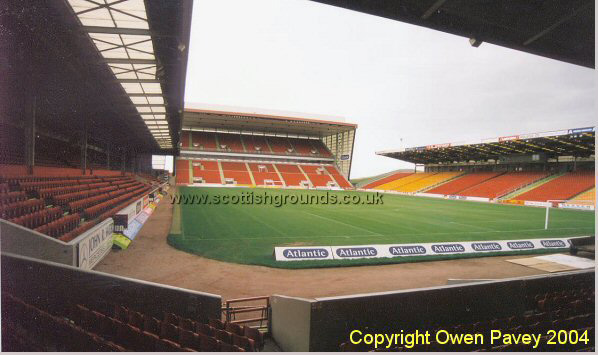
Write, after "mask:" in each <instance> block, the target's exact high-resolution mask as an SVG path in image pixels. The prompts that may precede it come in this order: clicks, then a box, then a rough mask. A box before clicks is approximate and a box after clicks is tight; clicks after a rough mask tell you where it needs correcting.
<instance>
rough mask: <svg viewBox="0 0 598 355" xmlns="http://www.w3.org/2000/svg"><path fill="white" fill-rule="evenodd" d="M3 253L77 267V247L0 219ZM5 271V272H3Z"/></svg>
mask: <svg viewBox="0 0 598 355" xmlns="http://www.w3.org/2000/svg"><path fill="white" fill-rule="evenodd" d="M0 247H1V248H2V252H7V253H15V254H19V255H23V256H28V257H32V258H36V259H41V260H47V261H52V262H55V263H60V264H65V265H70V266H76V265H77V246H76V245H74V244H66V243H64V242H62V241H60V240H58V239H54V238H51V237H48V236H47V235H44V234H41V233H38V232H36V231H34V230H31V229H28V228H25V227H23V226H20V225H18V224H14V223H11V222H8V221H5V220H3V219H0ZM3 271H4V270H3Z"/></svg>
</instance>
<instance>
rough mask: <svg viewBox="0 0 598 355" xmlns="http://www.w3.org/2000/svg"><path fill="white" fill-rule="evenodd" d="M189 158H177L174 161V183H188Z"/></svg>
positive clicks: (189, 180) (189, 179)
mask: <svg viewBox="0 0 598 355" xmlns="http://www.w3.org/2000/svg"><path fill="white" fill-rule="evenodd" d="M189 166H190V163H189V160H184V159H178V160H177V161H176V183H177V184H189V183H190V182H191V175H190V172H189V169H190V168H189Z"/></svg>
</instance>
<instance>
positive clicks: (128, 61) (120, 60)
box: [105, 58, 158, 64]
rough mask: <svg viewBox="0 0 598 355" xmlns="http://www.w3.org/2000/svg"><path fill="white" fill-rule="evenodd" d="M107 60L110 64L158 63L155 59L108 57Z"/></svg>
mask: <svg viewBox="0 0 598 355" xmlns="http://www.w3.org/2000/svg"><path fill="white" fill-rule="evenodd" d="M105 62H106V63H108V64H158V62H157V61H156V60H155V59H125V58H112V59H108V58H106V59H105Z"/></svg>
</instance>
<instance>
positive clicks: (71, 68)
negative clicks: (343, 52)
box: [0, 0, 596, 352]
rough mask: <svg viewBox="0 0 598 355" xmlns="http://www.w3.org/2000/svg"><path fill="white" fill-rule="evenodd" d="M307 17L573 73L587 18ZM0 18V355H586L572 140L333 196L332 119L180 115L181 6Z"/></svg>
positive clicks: (569, 11)
mask: <svg viewBox="0 0 598 355" xmlns="http://www.w3.org/2000/svg"><path fill="white" fill-rule="evenodd" d="M315 2H316V3H321V4H319V5H321V6H331V7H332V8H334V9H337V10H338V11H346V10H352V11H357V12H360V13H364V14H369V15H374V16H377V17H382V18H385V19H387V20H391V21H399V22H404V23H407V24H411V25H415V26H419V27H423V28H426V29H427V30H429V31H436V32H438V33H440V32H442V33H444V34H450V35H451V36H456V37H459V38H461V39H463V40H469V43H470V44H471V46H473V47H478V46H480V45H481V44H482V43H483V42H488V43H491V44H494V45H498V46H501V47H506V48H510V49H513V50H515V51H519V52H523V53H525V55H529V56H541V57H546V58H550V59H551V60H555V61H560V62H565V63H567V65H571V66H582V67H587V68H591V69H594V61H595V54H594V52H595V48H594V22H595V20H594V12H595V4H594V2H593V1H590V0H578V1H571V2H534V4H531V2H530V3H522V2H507V1H497V2H495V3H492V4H490V3H488V2H483V1H481V2H479V1H475V2H473V1H472V2H462V1H455V0H426V1H412V0H398V1H396V2H367V1H365V2H364V1H333V0H330V1H328V0H318V1H315ZM0 8H1V12H0V19H1V24H0V28H2V31H1V33H0V39H1V40H2V41H1V42H0V44H1V48H2V53H3V56H2V63H3V65H2V66H0V77H2V78H4V80H3V81H4V82H5V83H6V85H1V91H0V99H1V100H0V117H1V119H0V147H1V151H0V242H1V252H2V254H1V263H2V273H1V281H2V283H1V301H2V304H1V306H2V307H1V325H2V329H1V336H2V343H1V346H2V350H3V351H147V352H153V351H165V352H171V351H222V352H229V351H235V352H236V351H268V352H275V351H595V262H594V258H595V250H594V245H595V230H596V225H595V209H596V190H595V185H596V173H595V140H596V136H595V127H594V126H586V127H576V126H572V127H568V123H567V122H566V121H564V122H563V123H562V124H563V127H562V129H560V130H546V129H545V128H544V127H537V130H536V132H511V133H510V135H508V136H498V135H497V136H496V137H493V138H481V137H480V138H479V139H473V140H468V141H458V142H450V143H440V142H429V145H425V146H415V147H400V148H395V147H397V146H401V145H402V144H399V142H397V143H396V144H395V145H394V146H389V147H388V149H386V150H382V151H377V152H376V153H375V154H376V156H378V157H383V159H387V160H389V161H393V162H397V164H398V163H399V162H401V163H408V164H410V166H412V168H410V169H395V170H393V171H389V172H387V173H384V174H381V175H375V176H371V177H366V178H363V177H360V178H359V179H354V178H353V177H352V174H351V172H352V167H353V161H354V157H355V146H356V145H357V144H359V140H356V137H359V135H360V130H359V127H358V125H357V124H355V123H351V122H350V119H347V118H345V117H341V116H330V115H316V114H304V113H297V112H287V111H276V110H272V109H249V108H243V107H233V106H222V105H215V104H213V105H208V104H203V105H195V104H191V103H187V102H185V100H184V98H185V89H186V82H187V81H189V80H190V78H189V77H188V76H187V73H188V67H189V66H190V65H192V64H193V63H191V62H190V59H191V58H190V56H189V54H188V52H189V50H188V49H189V46H190V34H191V21H192V18H193V16H195V15H194V14H193V11H192V9H193V1H191V0H170V1H158V0H145V1H144V0H105V1H95V0H94V1H92V0H60V1H34V0H26V1H20V2H7V3H6V4H3V5H1V7H0ZM532 15H533V16H532ZM438 114H439V115H441V114H442V111H441V110H439V113H438ZM482 121H483V118H480V119H478V121H474V122H478V123H481V122H482ZM365 124H367V122H366V123H365ZM360 126H361V127H363V126H364V123H360ZM397 134H398V133H397ZM457 139H458V138H457ZM401 142H402V138H401ZM168 159H172V169H170V168H169V167H168V164H167V163H166V162H167V160H168ZM397 166H398V165H397ZM353 170H354V167H353Z"/></svg>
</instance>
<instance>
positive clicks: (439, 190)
mask: <svg viewBox="0 0 598 355" xmlns="http://www.w3.org/2000/svg"><path fill="white" fill-rule="evenodd" d="M501 174H503V173H502V172H474V173H469V174H465V175H463V176H460V177H458V178H456V179H454V180H451V181H449V182H446V183H444V184H442V185H439V186H437V187H435V188H432V189H430V190H428V191H426V192H427V193H431V194H440V195H457V194H458V193H459V192H461V191H463V190H465V189H468V188H470V187H473V186H475V185H478V184H480V183H482V182H484V181H486V180H489V179H492V178H494V177H497V176H499V175H501Z"/></svg>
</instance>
